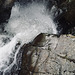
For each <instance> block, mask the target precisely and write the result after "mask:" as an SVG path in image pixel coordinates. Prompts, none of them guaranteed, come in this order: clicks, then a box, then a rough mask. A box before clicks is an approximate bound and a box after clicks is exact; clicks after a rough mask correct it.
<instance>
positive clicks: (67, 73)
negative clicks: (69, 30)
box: [19, 34, 75, 75]
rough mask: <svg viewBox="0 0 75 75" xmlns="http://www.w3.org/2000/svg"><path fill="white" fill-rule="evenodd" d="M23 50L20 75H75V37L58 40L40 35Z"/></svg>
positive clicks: (68, 36)
mask: <svg viewBox="0 0 75 75" xmlns="http://www.w3.org/2000/svg"><path fill="white" fill-rule="evenodd" d="M39 39H40V40H39ZM37 40H38V41H37ZM21 50H23V56H22V65H21V70H20V73H19V75H75V37H74V36H72V35H61V36H60V37H59V38H58V37H57V36H54V35H48V34H40V35H39V36H37V38H35V39H34V42H32V43H30V44H27V45H24V46H23V47H22V48H21Z"/></svg>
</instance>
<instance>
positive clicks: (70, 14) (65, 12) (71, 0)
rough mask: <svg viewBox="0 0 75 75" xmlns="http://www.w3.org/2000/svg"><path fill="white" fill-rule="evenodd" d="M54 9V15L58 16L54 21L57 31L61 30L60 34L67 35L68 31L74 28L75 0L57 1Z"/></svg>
mask: <svg viewBox="0 0 75 75" xmlns="http://www.w3.org/2000/svg"><path fill="white" fill-rule="evenodd" d="M55 1H56V0H55ZM54 5H55V4H54ZM55 7H56V9H57V10H56V11H55V13H54V14H58V15H57V16H55V19H54V21H56V22H57V23H58V26H59V28H58V29H60V28H62V33H68V30H69V29H71V28H73V27H75V0H57V1H56V6H55ZM61 10H62V12H61Z"/></svg>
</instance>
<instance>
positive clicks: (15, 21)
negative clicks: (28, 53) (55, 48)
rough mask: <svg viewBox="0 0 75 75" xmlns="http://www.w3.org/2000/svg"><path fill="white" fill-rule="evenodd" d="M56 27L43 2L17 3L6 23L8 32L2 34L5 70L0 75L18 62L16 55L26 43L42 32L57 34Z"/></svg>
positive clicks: (1, 63) (1, 65) (0, 42)
mask: <svg viewBox="0 0 75 75" xmlns="http://www.w3.org/2000/svg"><path fill="white" fill-rule="evenodd" d="M56 28H57V26H56V25H55V23H54V22H53V20H52V19H51V16H50V15H49V14H48V12H47V10H46V6H45V5H44V4H43V3H37V2H33V3H31V4H28V5H27V6H20V4H18V3H15V5H14V6H13V8H12V10H11V16H10V19H9V21H8V23H7V24H5V29H4V30H5V32H6V33H4V34H0V36H1V37H0V72H3V73H2V74H0V75H6V72H8V71H10V70H11V68H12V67H13V66H14V64H17V63H16V61H17V60H16V56H17V54H18V53H19V51H20V48H21V47H22V46H23V45H24V44H27V43H29V42H31V41H33V39H34V38H35V37H36V36H37V35H39V34H40V33H48V34H57V30H56ZM3 40H4V41H3ZM17 44H19V45H18V46H17ZM16 47H17V48H16Z"/></svg>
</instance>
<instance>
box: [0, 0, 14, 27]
mask: <svg viewBox="0 0 75 75" xmlns="http://www.w3.org/2000/svg"><path fill="white" fill-rule="evenodd" d="M14 1H15V0H0V28H3V27H4V24H3V23H4V22H7V20H8V19H9V18H10V14H11V9H12V6H13V4H14Z"/></svg>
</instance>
